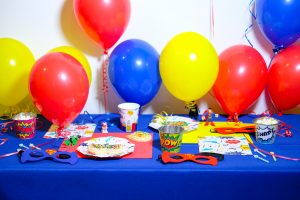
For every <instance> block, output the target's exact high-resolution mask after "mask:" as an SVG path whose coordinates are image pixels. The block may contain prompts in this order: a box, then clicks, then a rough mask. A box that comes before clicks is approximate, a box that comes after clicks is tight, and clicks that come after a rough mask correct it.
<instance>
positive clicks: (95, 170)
mask: <svg viewBox="0 0 300 200" xmlns="http://www.w3.org/2000/svg"><path fill="white" fill-rule="evenodd" d="M92 117H93V119H94V120H96V121H97V122H98V121H107V122H109V124H114V126H110V127H109V131H110V132H121V130H120V128H119V115H117V114H109V115H93V116H92ZM82 118H83V116H80V117H79V118H78V119H77V122H80V121H81V120H82ZM84 118H86V116H84ZM151 118H152V115H142V116H140V118H139V124H138V129H139V130H143V131H152V132H154V142H153V158H152V159H116V160H89V159H80V160H79V161H78V163H77V164H75V165H70V164H61V163H57V162H53V161H51V160H43V161H40V162H32V163H25V164H22V163H20V161H19V159H18V157H17V156H16V155H14V156H10V157H7V158H2V159H0V199H1V200H5V199H9V200H14V199H18V200H19V199H22V200H26V199H32V200H39V199H251V200H254V199H300V193H299V192H298V191H299V190H300V161H288V160H283V159H278V160H277V162H274V161H273V160H272V157H268V158H267V159H268V160H270V163H269V164H268V163H265V162H262V161H260V160H258V159H255V158H254V157H253V156H225V160H224V161H222V162H219V163H218V165H217V166H216V167H213V166H208V165H199V164H195V163H193V162H185V163H181V164H162V163H161V162H160V161H158V160H157V157H158V155H160V154H161V151H160V143H159V137H158V134H157V132H155V131H154V130H152V129H149V128H148V124H149V122H150V120H151ZM277 118H278V117H277ZM253 119H254V116H242V117H241V118H240V120H241V121H242V122H252V121H253ZM279 119H280V120H282V121H284V122H286V123H288V124H289V125H291V126H292V131H293V137H292V138H283V137H277V138H276V139H275V143H274V144H272V145H261V144H256V143H255V144H256V145H257V146H259V147H260V148H263V149H265V150H267V151H274V152H276V153H277V154H282V155H286V156H290V157H300V133H299V131H298V130H299V129H300V123H299V122H300V115H284V116H282V117H279ZM217 120H218V121H221V120H223V121H224V120H225V118H224V117H220V118H218V119H217ZM43 121H44V126H43V128H42V130H38V131H37V133H36V136H35V138H33V139H31V140H19V139H17V138H16V136H15V135H14V134H13V133H9V134H6V135H4V136H0V137H1V138H4V137H8V138H9V139H8V141H7V142H6V143H5V144H4V145H2V146H0V155H2V154H5V153H9V152H13V151H16V149H17V148H18V144H19V143H24V144H26V145H28V144H29V143H34V144H41V143H44V142H47V141H48V140H47V139H43V135H44V134H45V131H46V130H47V129H48V128H49V126H50V123H49V122H47V121H46V120H43ZM98 128H100V127H98ZM98 128H97V130H96V132H100V130H99V129H98ZM253 140H254V138H253ZM55 145H59V142H56V143H51V144H49V145H47V146H44V147H43V148H44V149H46V148H54V147H55ZM181 152H183V153H187V152H189V153H198V145H197V144H183V145H182V147H181Z"/></svg>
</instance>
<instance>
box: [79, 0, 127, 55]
mask: <svg viewBox="0 0 300 200" xmlns="http://www.w3.org/2000/svg"><path fill="white" fill-rule="evenodd" d="M74 12H75V16H76V19H77V22H78V23H79V24H80V26H81V28H82V29H83V30H84V31H85V32H86V33H87V34H88V35H89V36H90V37H91V38H92V39H93V40H94V41H96V42H97V43H98V44H99V45H100V46H102V47H103V48H104V50H107V49H109V48H110V47H112V46H113V45H114V44H115V43H116V42H117V41H118V40H119V38H120V37H121V36H122V34H123V33H124V31H125V29H126V27H127V25H128V22H129V18H130V1H129V0H74Z"/></svg>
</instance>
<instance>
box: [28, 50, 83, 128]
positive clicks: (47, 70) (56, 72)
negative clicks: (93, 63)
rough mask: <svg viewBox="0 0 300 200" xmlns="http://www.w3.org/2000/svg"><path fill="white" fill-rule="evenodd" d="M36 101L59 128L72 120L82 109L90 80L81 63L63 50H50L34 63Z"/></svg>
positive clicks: (31, 79)
mask: <svg viewBox="0 0 300 200" xmlns="http://www.w3.org/2000/svg"><path fill="white" fill-rule="evenodd" d="M29 91H30V94H31V96H32V99H33V102H34V104H35V105H36V107H37V108H38V110H39V111H40V112H41V114H42V115H43V116H45V117H46V118H47V119H48V120H50V121H51V122H52V123H53V124H56V125H58V126H59V127H64V126H66V125H67V124H69V123H71V122H72V121H73V120H74V119H75V118H76V117H77V116H78V114H79V113H80V112H81V110H82V109H83V107H84V105H85V103H86V100H87V97H88V92H89V81H88V78H87V75H86V72H85V70H84V68H83V67H82V65H81V64H80V63H79V62H78V61H77V60H76V59H74V58H73V57H72V56H70V55H67V54H64V53H49V54H46V55H45V56H43V57H41V58H40V59H39V60H38V61H37V62H36V63H35V64H34V66H33V68H32V70H31V73H30V77H29Z"/></svg>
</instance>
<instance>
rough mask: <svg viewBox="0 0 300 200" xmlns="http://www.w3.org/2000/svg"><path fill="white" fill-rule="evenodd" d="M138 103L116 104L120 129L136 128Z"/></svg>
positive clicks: (132, 129)
mask: <svg viewBox="0 0 300 200" xmlns="http://www.w3.org/2000/svg"><path fill="white" fill-rule="evenodd" d="M139 108H140V105H139V104H137V103H121V104H119V105H118V109H119V113H120V124H121V129H122V130H123V131H125V132H134V131H136V129H137V123H138V117H139Z"/></svg>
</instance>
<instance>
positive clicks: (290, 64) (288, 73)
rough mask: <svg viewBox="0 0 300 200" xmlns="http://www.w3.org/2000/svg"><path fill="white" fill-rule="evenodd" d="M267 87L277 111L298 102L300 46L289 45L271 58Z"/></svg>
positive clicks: (299, 99) (299, 97) (292, 106)
mask: <svg viewBox="0 0 300 200" xmlns="http://www.w3.org/2000/svg"><path fill="white" fill-rule="evenodd" d="M267 88H268V91H269V94H270V97H271V99H272V101H273V103H274V105H275V107H276V108H277V109H278V110H279V111H283V110H288V109H291V108H294V107H296V106H298V105H299V104H300V95H299V94H300V46H299V45H297V46H296V45H295V46H289V47H288V48H286V49H285V50H283V51H281V52H280V53H279V54H277V55H276V56H275V58H274V59H273V61H272V63H271V66H270V69H269V75H268V83H267Z"/></svg>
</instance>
